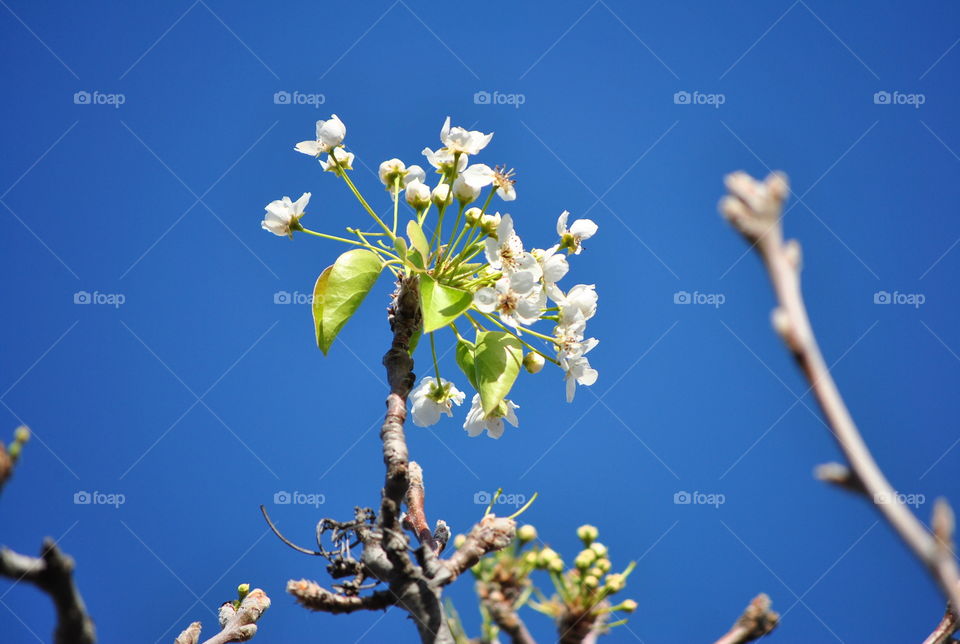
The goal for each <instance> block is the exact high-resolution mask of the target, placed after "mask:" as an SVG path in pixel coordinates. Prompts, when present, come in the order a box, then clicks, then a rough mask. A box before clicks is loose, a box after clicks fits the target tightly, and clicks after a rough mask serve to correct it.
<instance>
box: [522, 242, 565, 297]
mask: <svg viewBox="0 0 960 644" xmlns="http://www.w3.org/2000/svg"><path fill="white" fill-rule="evenodd" d="M559 249H560V246H559V245H556V246H551V247H550V248H548V249H546V250H541V249H539V248H534V249H533V250H532V251H531V254H532V255H533V256H534V258H535V259H536V260H537V263H538V264H540V270H541V272H542V273H543V284H544V286H546V287H547V288H548V289H549V288H551V287H553V285H555V284H556V283H557V282H559V281H560V280H561V279H563V276H564V275H566V274H567V271H569V270H570V264H568V263H567V258H566V257H565V256H564V255H563V254H562V253H558V252H557V251H558V250H559Z"/></svg>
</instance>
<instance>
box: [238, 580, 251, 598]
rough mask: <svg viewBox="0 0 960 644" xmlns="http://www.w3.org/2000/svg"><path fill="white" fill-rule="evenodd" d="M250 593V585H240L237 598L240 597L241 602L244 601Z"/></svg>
mask: <svg viewBox="0 0 960 644" xmlns="http://www.w3.org/2000/svg"><path fill="white" fill-rule="evenodd" d="M249 592H250V584H240V585H239V586H237V596H238V597H240V601H243V598H244V597H246V596H247V593H249Z"/></svg>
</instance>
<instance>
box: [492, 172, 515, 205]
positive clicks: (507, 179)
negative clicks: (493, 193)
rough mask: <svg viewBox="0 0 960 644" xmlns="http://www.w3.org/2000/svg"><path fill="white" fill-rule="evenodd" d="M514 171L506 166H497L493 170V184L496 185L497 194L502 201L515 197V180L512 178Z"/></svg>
mask: <svg viewBox="0 0 960 644" xmlns="http://www.w3.org/2000/svg"><path fill="white" fill-rule="evenodd" d="M513 175H514V171H513V170H507V169H506V167H497V168H495V169H494V172H493V185H495V186H496V187H497V195H499V196H500V198H501V199H503V200H504V201H513V200H514V199H516V198H517V190H516V188H514V187H513V184H515V183H516V182H517V181H516V179H514V178H513Z"/></svg>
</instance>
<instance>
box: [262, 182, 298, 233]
mask: <svg viewBox="0 0 960 644" xmlns="http://www.w3.org/2000/svg"><path fill="white" fill-rule="evenodd" d="M308 201H310V193H309V192H305V193H303V195H301V197H300V198H299V199H297V200H296V201H290V197H284V198H283V199H278V200H276V201H271V202H270V203H268V204H267V206H266V208H265V210H266V211H267V213H266V214H265V215H264V216H263V222H262V223H261V224H260V225H261V227H262V228H263V229H264V230H269V231H270V232H272V233H273V234H274V235H277V236H279V237H284V236H286V237H289V238H290V239H293V231H294V230H295V229H296V228H297V227H298V226H299V225H300V218H301V217H303V214H304V212H303V210H304V208H306V207H307V202H308Z"/></svg>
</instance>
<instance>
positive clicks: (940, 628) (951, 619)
mask: <svg viewBox="0 0 960 644" xmlns="http://www.w3.org/2000/svg"><path fill="white" fill-rule="evenodd" d="M958 627H960V624H958V623H957V616H956V615H955V614H954V612H953V611H952V610H950V607H949V606H947V610H946V611H945V612H944V614H943V619H941V620H940V623H939V624H937V627H936V628H935V629H933V632H932V633H930V635H928V636H927V639H925V640H923V644H950V643H951V642H956V640H955V639H953V634H954V633H956V632H957V628H958Z"/></svg>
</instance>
